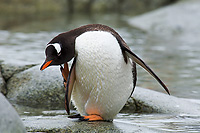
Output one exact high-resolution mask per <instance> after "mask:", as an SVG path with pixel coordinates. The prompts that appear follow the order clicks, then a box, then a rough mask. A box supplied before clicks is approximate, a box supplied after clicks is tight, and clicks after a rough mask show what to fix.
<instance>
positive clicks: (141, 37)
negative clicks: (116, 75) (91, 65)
mask: <svg viewBox="0 0 200 133" xmlns="http://www.w3.org/2000/svg"><path fill="white" fill-rule="evenodd" d="M127 18H129V16H125V15H119V14H106V15H102V14H96V15H83V14H81V15H78V14H75V15H74V16H73V17H70V18H69V17H66V16H58V17H56V18H55V17H54V18H52V19H48V20H36V21H32V22H27V23H25V24H24V23H22V25H17V26H13V25H12V26H10V27H9V28H8V29H7V30H0V60H4V61H5V62H7V63H12V64H18V65H21V64H36V63H37V64H41V63H42V62H43V60H44V58H45V56H44V48H45V45H46V44H47V43H48V42H49V41H50V40H51V39H52V38H53V37H54V36H56V35H57V34H59V33H60V32H64V31H67V30H70V29H73V28H76V27H78V26H80V25H84V24H89V23H102V24H106V25H109V26H111V27H113V28H114V29H116V30H117V31H118V32H119V33H120V35H121V36H122V37H123V38H124V40H125V41H126V42H127V43H128V45H129V46H130V47H131V49H132V50H133V51H134V53H136V54H137V55H138V56H139V57H141V58H142V59H143V60H144V61H145V62H146V63H147V64H148V65H149V66H150V67H151V68H152V69H153V70H154V71H155V72H156V73H157V74H158V76H159V77H160V78H161V79H162V80H163V81H164V82H165V83H166V84H167V86H168V87H169V89H170V92H171V94H172V95H174V96H178V97H183V98H192V99H199V98H200V97H199V96H200V89H199V86H200V72H199V71H200V67H199V66H200V56H199V53H200V47H199V46H198V44H196V43H193V42H191V41H186V42H185V43H180V42H177V41H174V40H170V39H165V38H158V37H155V36H151V35H149V34H148V35H147V34H146V33H144V32H143V31H140V30H137V29H135V28H133V27H131V26H130V25H128V23H127V22H126V19H127ZM16 19H17V18H16ZM166 38H168V37H166ZM137 85H138V86H141V87H144V88H149V89H153V90H157V91H161V92H164V90H163V89H162V87H161V86H159V85H158V83H157V81H155V80H154V79H153V78H152V77H151V76H150V75H149V74H147V73H146V72H145V71H144V70H143V69H141V68H140V67H139V66H138V82H137ZM164 93H165V92H164Z"/></svg>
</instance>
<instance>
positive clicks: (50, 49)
mask: <svg viewBox="0 0 200 133" xmlns="http://www.w3.org/2000/svg"><path fill="white" fill-rule="evenodd" d="M45 54H46V60H45V62H44V63H43V65H42V66H41V68H40V70H44V69H45V68H47V67H48V66H52V65H61V64H64V63H66V62H68V61H70V60H71V59H72V58H73V57H74V55H75V45H74V38H73V37H70V36H68V34H67V33H63V34H59V35H58V36H56V37H55V38H53V39H52V40H51V41H50V42H49V43H48V44H47V47H46V49H45Z"/></svg>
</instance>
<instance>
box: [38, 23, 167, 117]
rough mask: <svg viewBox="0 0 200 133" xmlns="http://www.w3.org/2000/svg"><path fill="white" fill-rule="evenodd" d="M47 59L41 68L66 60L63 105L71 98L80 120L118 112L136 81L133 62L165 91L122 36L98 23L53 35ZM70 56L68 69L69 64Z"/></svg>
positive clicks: (67, 108)
mask: <svg viewBox="0 0 200 133" xmlns="http://www.w3.org/2000/svg"><path fill="white" fill-rule="evenodd" d="M45 53H46V60H45V62H44V64H43V65H42V66H41V68H40V70H44V69H45V68H47V67H48V66H51V65H61V64H65V68H64V69H62V74H63V76H64V78H65V80H66V81H67V83H66V94H65V108H66V111H67V113H68V114H70V110H69V104H70V100H71V96H72V102H73V104H74V105H75V107H76V108H77V110H78V112H79V113H80V115H76V116H72V117H71V118H73V117H77V118H80V120H88V121H96V120H106V121H107V120H108V121H112V120H113V118H114V117H115V116H116V115H117V113H119V111H120V110H121V109H122V107H123V106H124V105H125V103H126V101H127V99H128V98H129V97H130V95H131V94H132V93H133V91H134V88H135V85H136V79H137V77H136V63H137V64H139V65H140V66H141V67H143V68H144V69H145V70H146V71H147V72H149V73H150V74H151V75H152V76H153V77H154V78H155V79H156V80H157V81H158V82H159V83H160V84H161V86H162V87H163V88H164V89H165V90H166V91H167V93H168V94H169V90H168V88H167V87H166V85H165V84H164V83H163V82H162V81H161V80H160V79H159V77H158V76H157V75H156V74H155V73H154V72H153V71H152V70H151V69H150V68H149V67H148V66H147V65H146V64H145V63H144V61H142V60H141V59H140V58H139V57H138V56H137V55H135V54H134V53H133V52H132V51H131V50H130V48H129V47H128V45H127V44H126V42H125V41H124V40H123V39H122V38H121V36H120V35H119V34H118V33H117V32H116V31H115V30H114V29H112V28H110V27H108V26H105V25H101V24H90V25H85V26H81V27H79V28H76V29H74V30H70V31H68V32H64V33H61V34H59V35H58V36H56V37H55V38H53V39H52V40H51V41H50V42H49V43H48V44H47V47H46V50H45ZM72 59H73V63H72V66H71V68H70V71H69V70H68V64H67V62H69V61H70V60H72Z"/></svg>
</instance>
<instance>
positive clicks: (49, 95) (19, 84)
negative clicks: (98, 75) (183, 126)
mask: <svg viewBox="0 0 200 133" xmlns="http://www.w3.org/2000/svg"><path fill="white" fill-rule="evenodd" d="M199 18H200V1H199V0H182V1H180V2H178V3H176V4H174V5H170V6H167V7H164V8H161V9H158V10H155V11H152V12H149V13H147V14H144V15H140V16H137V17H134V18H131V19H129V20H128V22H129V24H130V25H133V26H135V27H138V28H141V29H143V30H144V31H146V32H147V33H148V34H150V35H155V36H158V37H163V38H166V39H173V40H174V41H177V42H185V41H190V42H192V43H198V42H200V39H199V36H200V31H199V29H200V19H199ZM0 66H1V67H0V70H1V71H0V91H1V93H2V94H4V95H6V97H7V98H8V99H9V100H10V101H11V102H13V101H14V102H17V103H21V104H26V106H29V107H32V106H33V107H34V106H37V105H41V106H44V107H45V106H47V105H51V104H52V105H53V104H58V103H60V101H64V99H63V97H64V89H63V84H62V77H61V74H60V72H59V68H57V67H55V68H51V69H47V70H45V71H43V72H41V71H40V70H39V66H40V65H38V64H28V65H27V64H25V65H13V64H7V63H5V62H4V61H1V62H0ZM2 94H0V108H1V110H0V118H1V119H0V132H4V131H5V130H7V131H10V132H12V131H13V130H14V129H15V132H25V128H26V130H27V131H30V132H33V131H38V132H46V131H52V132H57V131H59V132H66V131H67V132H79V131H88V132H103V131H106V132H164V131H162V130H157V129H155V128H154V127H152V128H150V127H146V126H145V125H143V126H138V125H136V124H133V123H131V122H129V123H126V122H123V121H121V120H120V117H118V118H117V119H116V120H114V122H113V123H109V122H92V123H87V122H78V121H71V120H69V119H67V118H66V117H67V116H66V115H65V114H64V113H61V114H57V115H54V116H52V115H45V114H44V113H43V114H41V115H37V116H29V115H24V112H26V111H23V114H22V115H21V114H20V115H21V119H22V120H21V119H20V118H19V116H18V114H17V112H16V111H15V109H14V108H13V107H12V106H11V105H10V103H9V102H8V101H7V100H6V98H5V97H4V96H3V95H2ZM62 105H63V104H62V103H61V106H62ZM127 110H128V112H129V113H134V112H140V113H141V112H142V113H159V114H176V115H179V114H187V115H188V116H197V117H198V118H199V116H200V102H199V101H198V100H188V99H181V98H177V97H173V96H168V95H166V94H162V93H158V92H155V91H151V90H147V89H143V88H139V87H137V88H136V89H135V92H134V94H133V97H131V98H130V99H129V100H128V102H127V104H126V105H125V107H124V111H127ZM22 122H23V123H24V125H25V127H24V125H23V124H22ZM195 124H196V125H200V123H199V122H198V121H197V122H196V123H194V125H195ZM196 130H197V131H199V130H198V128H196Z"/></svg>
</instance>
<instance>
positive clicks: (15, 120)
mask: <svg viewBox="0 0 200 133" xmlns="http://www.w3.org/2000/svg"><path fill="white" fill-rule="evenodd" d="M0 132H1V133H25V132H26V130H25V127H24V125H23V123H22V121H21V119H20V117H19V115H18V114H17V112H16V111H15V109H14V108H13V107H12V106H11V104H10V103H9V102H8V101H7V100H6V98H5V97H4V96H3V95H2V94H1V93H0Z"/></svg>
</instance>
